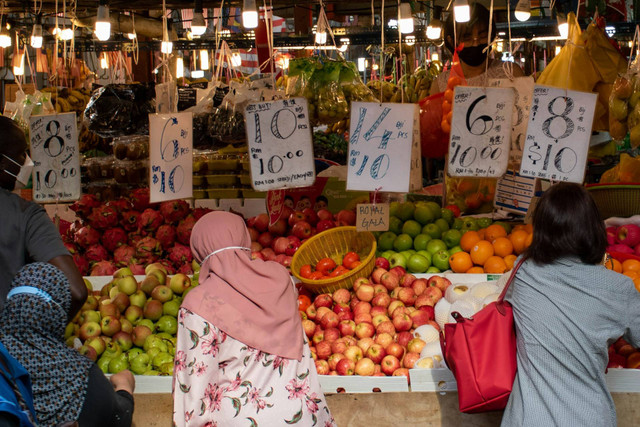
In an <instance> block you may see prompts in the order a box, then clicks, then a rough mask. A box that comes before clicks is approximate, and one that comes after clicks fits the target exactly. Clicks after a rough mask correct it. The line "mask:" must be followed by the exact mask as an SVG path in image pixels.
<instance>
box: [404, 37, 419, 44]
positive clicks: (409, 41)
mask: <svg viewBox="0 0 640 427" xmlns="http://www.w3.org/2000/svg"><path fill="white" fill-rule="evenodd" d="M404 41H405V43H406V44H407V46H413V45H414V44H416V36H407V38H405V39H404Z"/></svg>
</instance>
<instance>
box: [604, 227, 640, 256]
mask: <svg viewBox="0 0 640 427" xmlns="http://www.w3.org/2000/svg"><path fill="white" fill-rule="evenodd" d="M607 243H608V244H609V246H608V247H607V252H619V253H623V254H629V255H635V256H638V257H640V227H639V226H637V225H636V224H625V225H620V226H618V227H607Z"/></svg>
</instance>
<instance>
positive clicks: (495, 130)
mask: <svg viewBox="0 0 640 427" xmlns="http://www.w3.org/2000/svg"><path fill="white" fill-rule="evenodd" d="M514 99H515V95H514V92H513V90H512V89H511V88H508V89H500V88H486V87H469V86H457V87H456V88H455V91H454V95H453V115H452V120H451V133H450V135H449V164H448V172H449V175H451V176H479V177H498V176H502V175H503V174H504V173H505V172H506V170H507V165H508V162H509V148H510V145H511V121H512V118H513V102H514Z"/></svg>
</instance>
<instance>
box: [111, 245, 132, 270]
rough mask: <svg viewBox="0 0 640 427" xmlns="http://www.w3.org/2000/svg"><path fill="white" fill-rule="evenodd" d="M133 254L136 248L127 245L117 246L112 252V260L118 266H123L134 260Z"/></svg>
mask: <svg viewBox="0 0 640 427" xmlns="http://www.w3.org/2000/svg"><path fill="white" fill-rule="evenodd" d="M135 254H136V250H135V249H134V248H133V247H131V246H129V245H122V246H118V248H116V250H115V251H114V252H113V262H115V263H116V265H117V266H118V267H125V266H127V265H129V264H131V263H133V262H134V261H135V260H136V259H135V258H134V257H135Z"/></svg>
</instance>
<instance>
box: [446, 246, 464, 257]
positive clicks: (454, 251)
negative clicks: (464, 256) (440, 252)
mask: <svg viewBox="0 0 640 427" xmlns="http://www.w3.org/2000/svg"><path fill="white" fill-rule="evenodd" d="M447 252H449V256H451V255H453V254H455V253H456V252H462V248H461V247H460V246H454V247H452V248H449V250H448V251H447Z"/></svg>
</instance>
